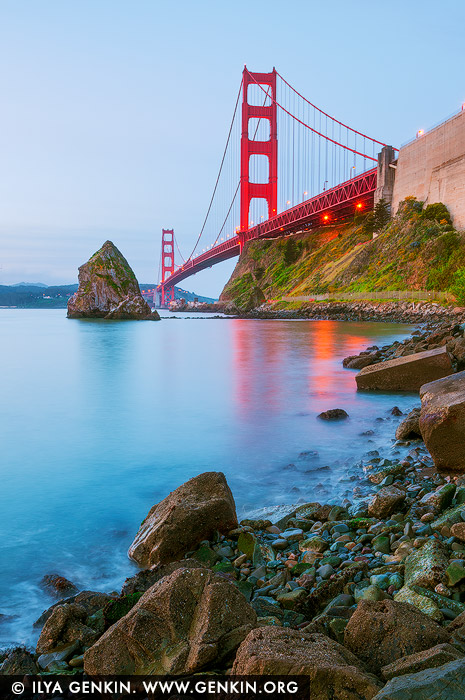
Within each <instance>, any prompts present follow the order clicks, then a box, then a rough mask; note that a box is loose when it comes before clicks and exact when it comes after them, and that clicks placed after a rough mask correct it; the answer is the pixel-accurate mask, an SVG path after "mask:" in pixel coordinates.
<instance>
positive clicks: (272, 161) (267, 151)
mask: <svg viewBox="0 0 465 700" xmlns="http://www.w3.org/2000/svg"><path fill="white" fill-rule="evenodd" d="M249 85H260V86H262V87H263V94H262V97H263V100H261V101H262V102H263V104H262V105H251V104H249V95H248V92H249ZM259 92H261V91H259ZM267 95H268V97H266V96H267ZM276 111H277V107H276V70H275V69H274V68H273V71H272V72H271V73H251V72H250V71H248V70H247V66H244V72H243V82H242V137H241V219H240V231H239V239H240V243H241V250H242V246H243V244H244V234H245V232H246V231H248V229H249V210H250V201H251V200H252V199H254V198H258V199H266V201H267V204H268V218H271V217H273V216H275V215H276V214H277V207H278V130H277V119H276ZM254 118H255V119H268V121H269V122H270V138H269V139H268V141H254V140H252V139H250V138H249V120H250V119H254ZM252 155H264V156H267V158H268V162H269V171H268V173H269V176H268V182H264V183H262V182H260V183H258V182H250V178H249V168H250V157H251V156H252Z"/></svg>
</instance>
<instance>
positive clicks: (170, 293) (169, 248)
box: [160, 228, 174, 306]
mask: <svg viewBox="0 0 465 700" xmlns="http://www.w3.org/2000/svg"><path fill="white" fill-rule="evenodd" d="M161 233H162V237H161V281H162V283H163V282H164V281H165V280H166V278H167V277H169V276H170V275H172V274H173V272H174V230H173V229H165V228H164V229H162V232H161ZM160 301H161V306H165V305H166V304H169V303H170V301H174V287H168V289H165V286H164V285H163V284H162V287H161V300H160Z"/></svg>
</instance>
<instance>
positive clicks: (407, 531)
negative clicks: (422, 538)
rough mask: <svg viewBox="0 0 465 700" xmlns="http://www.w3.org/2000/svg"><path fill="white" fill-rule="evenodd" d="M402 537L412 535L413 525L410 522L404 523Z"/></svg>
mask: <svg viewBox="0 0 465 700" xmlns="http://www.w3.org/2000/svg"><path fill="white" fill-rule="evenodd" d="M404 537H410V538H412V537H413V526H412V523H406V524H405V527H404Z"/></svg>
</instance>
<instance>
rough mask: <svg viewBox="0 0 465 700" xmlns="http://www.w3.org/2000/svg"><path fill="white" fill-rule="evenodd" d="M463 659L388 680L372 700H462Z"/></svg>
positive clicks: (464, 673)
mask: <svg viewBox="0 0 465 700" xmlns="http://www.w3.org/2000/svg"><path fill="white" fill-rule="evenodd" d="M464 687H465V659H457V660H456V661H450V662H449V663H447V664H444V665H442V666H440V667H439V668H429V669H427V670H426V671H420V672H418V673H409V674H407V675H405V676H399V677H398V678H393V679H392V680H390V681H389V682H388V683H386V685H385V686H384V688H383V689H382V690H380V692H379V693H378V695H376V696H375V697H374V698H373V700H463V698H464V697H465V691H464Z"/></svg>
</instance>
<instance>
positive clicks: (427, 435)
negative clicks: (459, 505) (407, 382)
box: [420, 372, 465, 473]
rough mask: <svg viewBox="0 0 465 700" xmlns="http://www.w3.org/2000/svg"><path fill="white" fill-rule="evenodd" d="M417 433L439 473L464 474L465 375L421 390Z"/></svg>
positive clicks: (435, 383)
mask: <svg viewBox="0 0 465 700" xmlns="http://www.w3.org/2000/svg"><path fill="white" fill-rule="evenodd" d="M420 398H421V414H420V430H421V434H422V436H423V440H424V441H425V445H426V447H427V448H428V450H429V452H430V454H431V456H432V458H433V460H434V464H435V466H436V469H438V471H441V472H444V473H463V472H465V441H464V439H463V438H464V435H465V372H458V373H457V374H454V375H452V376H451V377H445V378H444V379H439V380H438V381H435V382H430V383H429V384H424V385H423V386H422V387H421V390H420Z"/></svg>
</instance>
